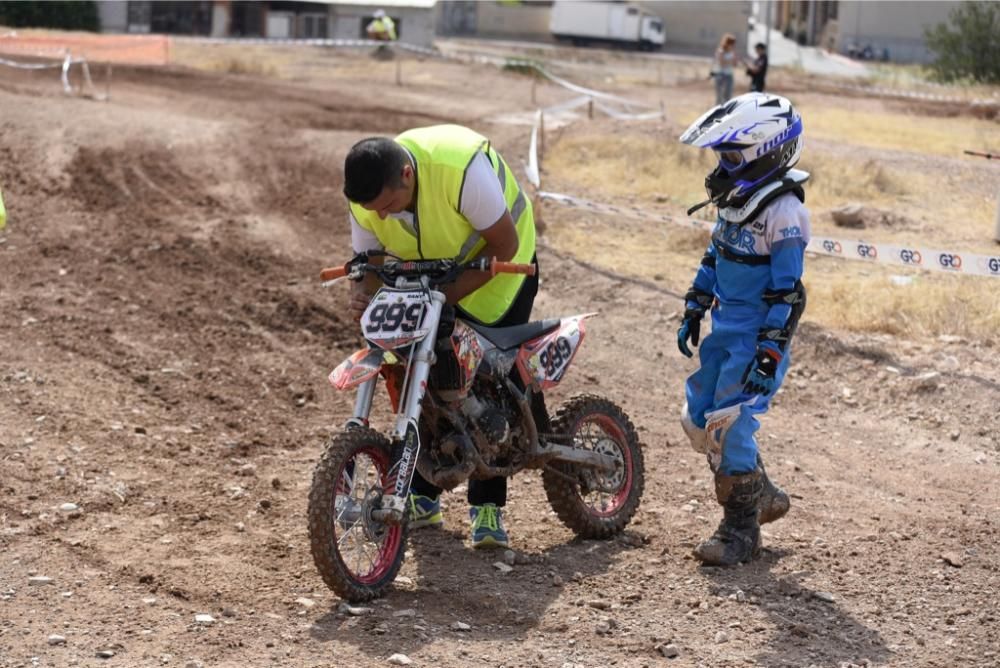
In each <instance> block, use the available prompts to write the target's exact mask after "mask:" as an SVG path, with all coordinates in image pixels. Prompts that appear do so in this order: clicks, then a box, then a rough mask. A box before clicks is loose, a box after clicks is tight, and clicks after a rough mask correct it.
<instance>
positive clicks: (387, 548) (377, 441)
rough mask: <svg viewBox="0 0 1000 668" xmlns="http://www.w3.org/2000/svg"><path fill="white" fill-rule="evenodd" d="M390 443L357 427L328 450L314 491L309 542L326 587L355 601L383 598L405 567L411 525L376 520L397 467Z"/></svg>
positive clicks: (344, 434) (377, 434)
mask: <svg viewBox="0 0 1000 668" xmlns="http://www.w3.org/2000/svg"><path fill="white" fill-rule="evenodd" d="M391 453H392V446H391V445H390V443H389V440H388V439H387V438H386V437H385V436H383V435H382V434H379V433H378V432H376V431H374V430H372V429H368V428H360V427H357V428H351V429H349V430H348V431H345V432H343V433H341V434H339V435H338V436H336V437H334V439H333V440H332V441H331V442H330V443H329V444H328V445H327V447H326V450H325V451H324V452H323V456H322V457H321V458H320V460H319V463H318V464H317V465H316V470H315V472H314V473H313V481H312V488H311V489H310V491H309V513H308V515H309V542H310V545H311V547H312V555H313V561H314V562H315V563H316V568H317V569H318V570H319V573H320V575H321V576H322V577H323V582H325V583H326V585H327V586H328V587H330V589H332V590H333V591H335V592H336V593H337V594H338V595H340V597H341V598H344V599H346V600H348V601H351V602H355V603H358V602H362V601H369V600H371V599H373V598H376V597H377V596H381V595H382V594H383V593H384V592H385V590H386V589H387V588H388V587H389V585H390V584H392V581H393V580H394V579H395V578H396V574H397V573H399V569H400V567H401V566H402V565H403V554H404V551H405V547H406V525H405V523H404V524H403V525H389V524H386V523H384V522H380V521H377V520H375V519H373V518H372V511H373V510H376V509H378V508H379V507H380V506H381V501H382V492H383V489H384V488H385V485H386V481H387V480H388V479H389V469H390V467H391V462H392V456H391Z"/></svg>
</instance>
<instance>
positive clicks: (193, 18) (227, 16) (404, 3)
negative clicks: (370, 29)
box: [97, 0, 435, 47]
mask: <svg viewBox="0 0 1000 668" xmlns="http://www.w3.org/2000/svg"><path fill="white" fill-rule="evenodd" d="M434 4H435V1H434V0H384V1H383V2H371V1H370V0H364V1H362V0H320V1H313V2H289V1H280V0H269V1H265V2H245V1H238V0H197V1H195V2H164V1H161V0H128V1H127V2H118V1H107V0H105V1H100V0H99V1H98V2H97V11H98V15H99V17H100V21H101V31H102V32H121V33H156V34H168V35H200V36H204V37H262V38H267V39H325V38H330V37H332V38H338V39H364V38H366V35H365V26H366V25H368V23H369V22H370V21H371V20H372V17H373V15H374V13H375V11H376V10H378V9H382V10H385V12H386V13H387V14H388V15H389V16H391V17H392V19H393V20H394V21H395V23H396V34H397V35H398V36H399V39H400V40H401V41H405V42H407V43H408V44H417V45H420V46H428V47H429V46H431V45H432V44H433V42H434Z"/></svg>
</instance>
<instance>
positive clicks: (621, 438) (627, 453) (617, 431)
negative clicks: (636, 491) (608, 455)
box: [577, 413, 632, 517]
mask: <svg viewBox="0 0 1000 668" xmlns="http://www.w3.org/2000/svg"><path fill="white" fill-rule="evenodd" d="M587 423H591V424H596V425H597V426H598V427H600V428H601V430H602V431H603V432H604V434H605V435H606V436H608V437H609V438H611V439H612V440H613V441H614V442H615V445H616V446H617V447H618V452H619V453H621V456H622V465H623V466H624V467H625V470H624V472H623V475H624V479H623V480H622V483H621V485H620V486H619V488H618V491H617V492H615V494H614V496H612V497H611V502H610V503H609V504H608V508H607V509H606V510H601V509H599V508H595V507H594V506H593V505H591V504H589V503H586V500H585V499H584V498H583V497H581V498H580V500H581V501H583V502H584V504H585V505H586V506H587V509H588V510H589V512H590V513H591V514H593V515H595V516H596V517H611V516H612V515H614V514H615V513H617V512H618V511H619V510H621V509H622V507H623V506H624V505H625V503H626V501H627V500H628V496H629V493H630V492H631V491H632V452H631V450H629V448H628V446H627V443H628V439H627V438H626V437H625V432H624V431H622V428H621V427H620V426H619V425H618V422H616V421H615V420H614V419H613V418H612V417H610V416H608V415H604V414H603V413H593V414H591V415H587V416H585V417H584V418H583V419H582V420H580V422H579V424H578V427H577V428H578V429H579V427H580V426H583V425H586V424H587Z"/></svg>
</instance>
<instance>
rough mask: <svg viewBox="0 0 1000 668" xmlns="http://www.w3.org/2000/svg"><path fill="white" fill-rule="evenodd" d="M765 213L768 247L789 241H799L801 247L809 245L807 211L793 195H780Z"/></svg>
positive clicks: (809, 234)
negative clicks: (800, 241) (766, 217)
mask: <svg viewBox="0 0 1000 668" xmlns="http://www.w3.org/2000/svg"><path fill="white" fill-rule="evenodd" d="M767 213H768V227H769V231H770V235H769V237H770V238H769V239H768V241H769V244H768V245H769V246H774V245H775V244H777V243H779V242H781V241H785V240H789V239H801V240H802V244H803V245H806V244H808V243H809V239H810V238H811V237H812V230H811V229H810V228H811V226H810V224H809V209H807V208H806V207H805V205H804V204H803V203H802V202H800V201H799V198H798V197H796V196H795V195H794V194H793V193H788V194H786V195H782V196H781V197H779V198H778V199H776V200H775V201H774V202H772V203H771V205H770V206H769V207H768V208H767Z"/></svg>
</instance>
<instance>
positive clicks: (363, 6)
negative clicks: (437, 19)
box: [330, 0, 436, 47]
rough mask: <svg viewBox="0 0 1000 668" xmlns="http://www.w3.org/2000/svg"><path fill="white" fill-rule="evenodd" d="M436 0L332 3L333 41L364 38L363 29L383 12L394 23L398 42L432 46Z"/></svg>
mask: <svg viewBox="0 0 1000 668" xmlns="http://www.w3.org/2000/svg"><path fill="white" fill-rule="evenodd" d="M435 4H436V2H435V0H387V1H384V2H377V1H375V2H372V1H371V0H335V1H334V2H331V3H330V18H331V21H332V22H333V34H332V35H331V37H333V38H335V39H367V38H368V36H367V34H366V32H365V27H366V26H367V25H368V24H369V23H371V21H372V19H373V18H375V12H376V10H379V9H381V10H384V11H385V13H386V14H387V15H388V16H389V18H391V19H392V20H393V22H394V23H395V24H396V37H397V39H398V40H399V41H400V42H405V43H406V44H414V45H416V46H424V47H431V46H433V44H434V35H435V25H434V5H435Z"/></svg>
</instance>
